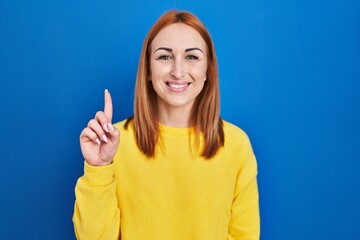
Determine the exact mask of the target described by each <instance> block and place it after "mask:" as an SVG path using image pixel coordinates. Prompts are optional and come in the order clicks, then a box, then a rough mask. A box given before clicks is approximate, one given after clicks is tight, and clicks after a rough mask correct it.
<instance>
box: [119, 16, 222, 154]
mask: <svg viewBox="0 0 360 240" xmlns="http://www.w3.org/2000/svg"><path fill="white" fill-rule="evenodd" d="M174 23H184V24H187V25H189V26H191V27H193V28H194V29H195V30H196V31H198V32H199V33H200V35H201V36H202V38H203V39H204V40H205V42H206V45H207V48H208V51H207V55H208V56H207V58H208V66H207V72H206V77H207V80H206V81H205V83H204V87H203V89H202V91H201V92H200V94H199V95H198V96H197V98H196V99H195V102H194V106H193V109H192V114H191V119H190V121H191V124H192V125H193V126H194V127H195V131H196V136H197V139H198V137H199V136H200V134H203V139H204V147H203V149H202V153H201V156H203V157H205V158H207V159H210V158H211V157H213V156H214V155H215V154H216V152H217V150H218V149H219V148H220V147H221V146H223V145H224V131H223V126H222V120H221V118H220V94H219V80H218V68H217V60H216V55H215V49H214V45H213V42H212V40H211V37H210V34H209V32H208V31H207V29H206V27H205V26H204V24H203V23H202V22H201V21H200V20H199V19H198V18H197V17H196V16H195V15H193V14H192V13H189V12H186V11H175V10H172V11H168V12H166V13H165V14H164V15H162V16H161V17H160V18H159V19H158V20H157V21H156V22H155V24H154V25H153V26H152V28H151V29H150V31H149V32H148V34H147V36H146V38H145V40H144V43H143V47H142V51H141V55H140V60H139V66H138V71H137V79H136V86H135V96H134V117H133V118H129V119H128V121H127V122H126V124H125V127H126V128H127V126H128V123H129V122H130V121H131V120H132V119H133V121H134V129H135V135H136V141H137V145H138V147H139V149H140V150H141V151H142V152H143V153H144V154H145V155H147V156H148V157H154V156H155V148H156V144H157V142H158V140H159V132H160V126H159V119H158V116H159V115H158V107H157V100H156V99H157V97H156V92H155V90H154V89H153V86H152V84H151V81H149V76H150V63H149V61H150V47H151V43H152V41H153V40H154V38H155V36H156V35H157V34H158V33H159V32H160V31H161V30H162V29H163V28H165V27H166V26H169V25H170V24H174Z"/></svg>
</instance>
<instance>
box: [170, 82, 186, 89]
mask: <svg viewBox="0 0 360 240" xmlns="http://www.w3.org/2000/svg"><path fill="white" fill-rule="evenodd" d="M169 86H170V87H172V88H177V89H179V88H184V87H186V86H187V84H181V85H180V84H172V83H169Z"/></svg>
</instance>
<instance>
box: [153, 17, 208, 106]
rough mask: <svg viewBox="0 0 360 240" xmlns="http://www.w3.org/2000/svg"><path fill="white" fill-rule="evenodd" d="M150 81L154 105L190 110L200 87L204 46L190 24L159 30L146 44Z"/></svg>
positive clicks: (202, 84)
mask: <svg viewBox="0 0 360 240" xmlns="http://www.w3.org/2000/svg"><path fill="white" fill-rule="evenodd" d="M150 51H151V55H150V56H151V57H150V72H151V76H150V80H151V81H152V85H153V87H154V90H155V92H156V94H157V102H158V108H159V110H160V111H162V110H163V109H164V108H167V109H169V108H174V107H175V108H182V109H183V110H184V111H186V110H187V111H190V110H191V108H192V105H193V104H194V101H195V99H196V97H197V96H198V95H199V93H200V92H201V90H202V89H203V87H204V83H205V81H206V70H207V46H206V43H205V41H204V39H203V38H202V37H201V35H200V34H199V33H198V32H197V31H196V30H195V29H194V28H192V27H190V26H188V25H186V24H183V23H175V24H171V25H169V26H167V27H165V28H164V29H162V30H161V31H160V32H159V33H158V34H157V35H156V37H155V38H154V40H153V42H152V43H151V47H150Z"/></svg>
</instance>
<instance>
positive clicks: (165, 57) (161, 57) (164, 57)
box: [157, 55, 171, 61]
mask: <svg viewBox="0 0 360 240" xmlns="http://www.w3.org/2000/svg"><path fill="white" fill-rule="evenodd" d="M157 60H164V61H166V60H171V56H170V55H161V56H159V57H158V58H157Z"/></svg>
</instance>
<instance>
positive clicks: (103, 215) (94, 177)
mask: <svg viewBox="0 0 360 240" xmlns="http://www.w3.org/2000/svg"><path fill="white" fill-rule="evenodd" d="M113 173H114V166H113V164H110V165H106V166H102V167H93V166H91V165H89V164H87V163H86V162H85V166H84V176H82V177H81V178H79V180H78V182H77V184H76V188H75V194H76V201H75V208H74V215H73V222H74V228H75V235H76V238H77V239H86V240H91V239H111V240H112V239H119V232H120V210H119V207H118V200H117V197H116V180H115V179H114V177H113Z"/></svg>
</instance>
